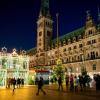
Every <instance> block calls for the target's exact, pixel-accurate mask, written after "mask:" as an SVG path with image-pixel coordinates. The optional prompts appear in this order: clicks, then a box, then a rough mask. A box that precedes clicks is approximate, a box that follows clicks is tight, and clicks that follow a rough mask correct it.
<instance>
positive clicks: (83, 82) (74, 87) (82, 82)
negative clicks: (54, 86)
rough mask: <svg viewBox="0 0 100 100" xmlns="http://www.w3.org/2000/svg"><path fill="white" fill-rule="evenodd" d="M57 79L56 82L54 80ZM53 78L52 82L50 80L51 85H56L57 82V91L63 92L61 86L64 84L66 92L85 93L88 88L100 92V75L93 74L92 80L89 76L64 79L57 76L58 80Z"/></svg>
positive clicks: (74, 76) (68, 76)
mask: <svg viewBox="0 0 100 100" xmlns="http://www.w3.org/2000/svg"><path fill="white" fill-rule="evenodd" d="M56 79H57V80H56ZM56 79H55V78H54V81H53V79H52V81H51V82H52V83H53V82H55V83H57V81H58V90H63V84H64V83H65V84H66V90H67V91H68V90H69V91H75V92H77V91H79V90H80V91H85V90H86V89H88V88H91V87H93V88H95V87H96V90H97V91H98V90H100V75H99V74H97V75H96V74H95V75H94V77H93V79H92V78H90V76H89V75H79V76H76V75H72V74H71V75H66V76H65V79H63V78H62V76H60V75H59V77H58V78H56Z"/></svg>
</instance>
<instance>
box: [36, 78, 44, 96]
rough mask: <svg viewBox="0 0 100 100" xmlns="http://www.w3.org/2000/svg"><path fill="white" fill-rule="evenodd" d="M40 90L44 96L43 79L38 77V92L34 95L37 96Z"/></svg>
mask: <svg viewBox="0 0 100 100" xmlns="http://www.w3.org/2000/svg"><path fill="white" fill-rule="evenodd" d="M40 90H41V91H42V92H43V94H44V95H45V94H46V92H45V91H44V90H43V78H42V77H40V80H39V81H38V91H37V93H36V95H39V91H40Z"/></svg>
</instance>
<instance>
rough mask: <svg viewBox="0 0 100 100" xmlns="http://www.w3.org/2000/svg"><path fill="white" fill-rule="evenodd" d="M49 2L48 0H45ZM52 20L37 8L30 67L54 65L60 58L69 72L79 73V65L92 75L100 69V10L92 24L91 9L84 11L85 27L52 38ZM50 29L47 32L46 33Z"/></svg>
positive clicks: (80, 68)
mask: <svg viewBox="0 0 100 100" xmlns="http://www.w3.org/2000/svg"><path fill="white" fill-rule="evenodd" d="M44 1H48V0H44ZM52 24H53V20H52V19H51V16H50V15H49V17H48V13H47V15H43V14H42V12H41V11H40V15H39V19H38V21H37V53H36V54H34V55H33V56H32V58H33V59H32V58H31V62H32V63H31V67H34V66H39V65H41V64H42V66H41V68H42V67H43V65H44V66H50V67H51V68H53V66H55V65H56V61H57V59H58V52H59V57H60V59H61V60H62V63H63V67H64V69H66V70H67V71H68V72H72V73H80V72H81V70H82V67H85V68H86V70H87V71H88V72H89V73H90V74H91V73H92V74H93V73H96V72H100V13H98V23H97V24H95V23H94V21H93V18H92V16H91V15H90V12H89V11H87V15H86V23H85V26H84V27H82V28H79V29H77V30H75V31H72V32H70V33H67V34H65V35H64V36H61V37H59V48H57V41H56V40H53V39H52V31H53V27H52V26H53V25H52ZM48 31H49V32H48Z"/></svg>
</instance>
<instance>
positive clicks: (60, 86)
mask: <svg viewBox="0 0 100 100" xmlns="http://www.w3.org/2000/svg"><path fill="white" fill-rule="evenodd" d="M58 85H59V87H58V90H60V88H61V90H63V86H62V78H61V76H59V78H58Z"/></svg>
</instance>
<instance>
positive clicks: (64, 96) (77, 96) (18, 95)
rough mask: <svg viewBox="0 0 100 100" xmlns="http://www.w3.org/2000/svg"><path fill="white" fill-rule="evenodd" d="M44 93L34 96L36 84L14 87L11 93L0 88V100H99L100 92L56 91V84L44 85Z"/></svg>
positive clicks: (9, 90) (10, 90)
mask: <svg viewBox="0 0 100 100" xmlns="http://www.w3.org/2000/svg"><path fill="white" fill-rule="evenodd" d="M44 90H45V91H46V95H43V93H42V92H41V91H40V94H39V95H38V96H36V92H37V87H36V86H25V87H24V88H20V89H15V94H14V95H12V89H0V100H100V93H96V92H95V90H87V91H85V92H78V93H74V92H69V91H65V88H64V91H58V90H57V85H49V86H44Z"/></svg>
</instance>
